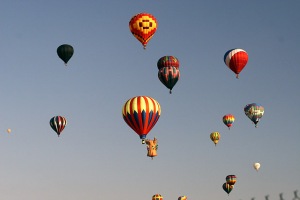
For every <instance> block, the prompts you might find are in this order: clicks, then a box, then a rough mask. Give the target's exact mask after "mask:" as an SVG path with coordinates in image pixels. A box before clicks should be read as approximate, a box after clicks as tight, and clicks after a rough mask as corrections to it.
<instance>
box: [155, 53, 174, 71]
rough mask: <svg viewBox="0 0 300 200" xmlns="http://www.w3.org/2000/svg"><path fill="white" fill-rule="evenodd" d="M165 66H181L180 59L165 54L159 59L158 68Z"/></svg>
mask: <svg viewBox="0 0 300 200" xmlns="http://www.w3.org/2000/svg"><path fill="white" fill-rule="evenodd" d="M163 67H176V68H177V69H178V68H179V60H178V59H177V58H176V57H175V56H163V57H161V58H160V59H159V60H158V61H157V68H158V69H159V70H160V69H161V68H163Z"/></svg>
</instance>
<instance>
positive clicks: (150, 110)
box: [122, 96, 161, 140]
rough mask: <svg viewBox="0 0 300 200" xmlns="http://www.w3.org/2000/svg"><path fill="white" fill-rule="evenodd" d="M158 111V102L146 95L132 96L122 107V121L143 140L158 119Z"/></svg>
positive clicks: (159, 110)
mask: <svg viewBox="0 0 300 200" xmlns="http://www.w3.org/2000/svg"><path fill="white" fill-rule="evenodd" d="M160 113H161V108H160V105H159V103H158V102H157V101H156V100H155V99H153V98H151V97H148V96H136V97H133V98H131V99H129V100H127V101H126V103H125V104H124V106H123V108H122V115H123V119H124V121H125V122H126V123H127V124H128V126H129V127H130V128H132V129H133V130H134V131H135V132H136V133H137V134H138V135H139V136H140V139H143V140H144V139H145V138H146V135H147V134H148V133H149V132H150V131H151V129H152V128H153V127H154V125H155V124H156V122H157V121H158V119H159V117H160Z"/></svg>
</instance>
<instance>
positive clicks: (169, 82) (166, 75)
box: [158, 67, 180, 94]
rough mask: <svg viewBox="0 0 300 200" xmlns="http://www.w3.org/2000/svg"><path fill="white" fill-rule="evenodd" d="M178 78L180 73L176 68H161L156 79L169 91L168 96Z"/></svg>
mask: <svg viewBox="0 0 300 200" xmlns="http://www.w3.org/2000/svg"><path fill="white" fill-rule="evenodd" d="M179 78H180V71H179V69H178V68H176V67H163V68H161V69H160V70H159V71H158V79H159V80H160V81H161V82H162V83H163V84H164V85H165V86H166V87H167V88H168V89H169V90H170V94H172V89H173V87H174V86H175V84H176V83H177V81H178V80H179Z"/></svg>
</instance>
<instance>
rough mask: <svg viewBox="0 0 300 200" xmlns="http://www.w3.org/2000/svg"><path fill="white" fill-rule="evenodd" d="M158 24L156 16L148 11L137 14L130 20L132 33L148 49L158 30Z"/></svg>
mask: <svg viewBox="0 0 300 200" xmlns="http://www.w3.org/2000/svg"><path fill="white" fill-rule="evenodd" d="M157 26H158V24H157V21H156V19H155V17H154V16H153V15H151V14H148V13H139V14H136V15H134V16H133V17H132V18H131V20H130V21H129V29H130V31H131V33H132V34H133V36H134V37H135V38H136V39H138V40H139V41H140V42H141V43H142V45H143V46H144V49H146V46H147V43H148V42H149V40H150V39H151V38H152V37H153V35H154V33H155V32H156V29H157Z"/></svg>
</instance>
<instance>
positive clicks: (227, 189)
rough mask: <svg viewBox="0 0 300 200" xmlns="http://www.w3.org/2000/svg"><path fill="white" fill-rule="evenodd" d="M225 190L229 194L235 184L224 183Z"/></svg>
mask: <svg viewBox="0 0 300 200" xmlns="http://www.w3.org/2000/svg"><path fill="white" fill-rule="evenodd" d="M222 187H223V190H224V191H225V192H226V193H227V194H228V196H229V193H230V192H231V191H232V190H233V188H234V186H233V185H229V184H228V183H224V184H223V186H222Z"/></svg>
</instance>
